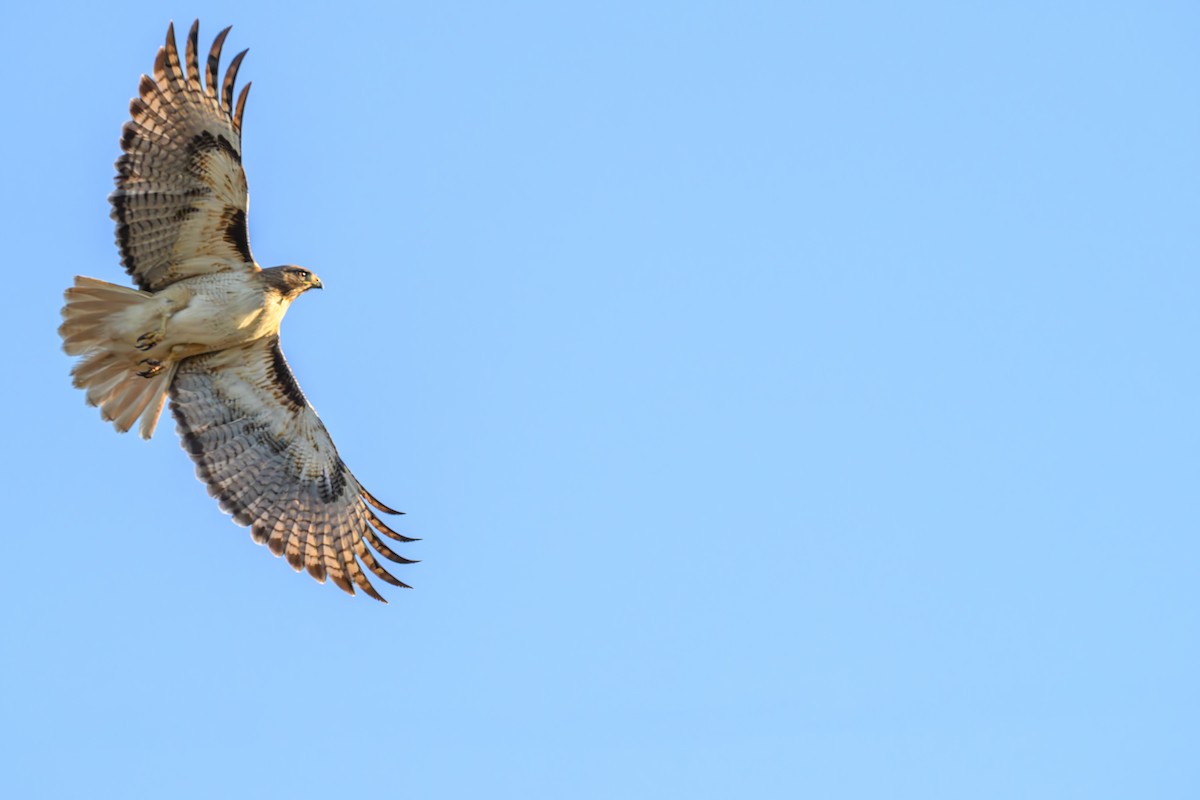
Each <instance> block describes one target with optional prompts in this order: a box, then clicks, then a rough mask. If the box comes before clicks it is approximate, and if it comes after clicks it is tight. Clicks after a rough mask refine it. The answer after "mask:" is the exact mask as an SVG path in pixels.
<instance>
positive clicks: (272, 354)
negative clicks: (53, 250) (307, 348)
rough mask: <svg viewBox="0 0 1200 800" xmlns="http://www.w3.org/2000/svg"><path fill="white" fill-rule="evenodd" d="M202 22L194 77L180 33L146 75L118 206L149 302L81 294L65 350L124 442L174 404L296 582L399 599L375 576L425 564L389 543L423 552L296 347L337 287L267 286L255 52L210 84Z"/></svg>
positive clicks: (212, 53) (223, 486)
mask: <svg viewBox="0 0 1200 800" xmlns="http://www.w3.org/2000/svg"><path fill="white" fill-rule="evenodd" d="M198 33H199V21H197V22H196V23H194V24H193V25H192V28H191V30H190V31H189V33H188V37H187V45H186V49H185V51H184V57H183V59H182V60H181V59H180V55H179V51H178V49H177V47H176V44H175V30H174V26H173V25H172V26H169V27H168V28H167V41H166V45H165V46H164V47H161V48H159V51H158V57H157V58H156V59H155V62H154V77H153V78H151V77H148V76H145V75H143V76H142V80H141V83H140V85H139V87H138V97H136V98H134V99H133V101H132V102H131V103H130V106H129V111H130V116H131V119H130V121H129V122H127V123H125V127H124V130H123V131H122V135H121V149H122V150H123V151H124V154H123V155H122V156H121V157H120V158H119V159H118V160H117V163H116V167H117V177H116V184H117V188H116V190H115V191H114V192H113V193H112V195H111V196H110V197H109V200H110V201H111V203H112V217H113V219H114V220H115V221H116V223H117V245H118V247H119V249H120V251H121V263H122V265H123V266H124V267H125V271H126V272H128V273H129V274H130V276H132V278H133V282H134V284H136V286H137V287H138V288H137V289H127V288H125V287H123V286H117V285H115V284H111V283H106V282H104V281H99V280H96V279H94V278H86V277H82V276H77V277H76V278H75V285H74V286H72V287H71V288H69V289H67V291H66V306H64V308H63V320H64V321H63V324H62V326H61V327H60V328H59V334H60V335H61V336H62V339H63V348H64V349H65V350H66V351H67V353H68V354H69V355H72V356H80V357H81V360H80V361H79V362H77V363H76V364H75V366H74V368H73V369H72V370H71V374H72V376H73V378H74V383H75V385H76V386H77V387H79V388H81V389H84V390H85V391H86V396H87V401H88V403H90V404H91V405H95V406H99V407H100V414H101V416H102V417H103V418H104V419H106V420H109V421H111V422H112V423H113V425H114V426H115V427H116V428H117V430H118V431H121V432H125V431H128V430H129V429H130V428H132V427H133V425H134V423H136V422H138V421H139V420H140V425H139V432H140V434H141V436H142V437H143V438H146V439H149V438H150V437H151V436H152V435H153V433H154V427H155V424H156V423H157V421H158V417H159V415H160V413H161V412H162V408H163V404H164V402H165V401H166V398H167V396H168V395H169V396H170V398H171V412H172V414H173V415H174V417H175V421H176V424H177V425H176V426H177V429H178V431H179V434H180V436H181V437H182V439H183V442H182V444H183V447H184V449H186V450H187V452H188V454H189V455H190V456H191V458H192V460H193V461H194V462H196V474H197V475H198V476H199V477H200V479H201V480H203V481H204V482H205V483H206V484H207V485H208V491H209V494H211V495H212V496H214V497H216V498H217V499H218V500H219V501H220V504H221V508H222V509H223V510H224V511H226V512H228V513H230V514H232V515H233V518H234V521H235V522H237V523H238V524H240V525H245V526H249V528H250V530H251V534H252V536H253V538H254V541H256V542H258V543H259V544H265V545H267V546H268V547H269V548H270V549H271V552H272V553H274V554H275V555H277V556H285V557H286V558H287V561H288V563H289V564H291V565H292V567H293V568H294V569H295V570H296V571H300V570H301V569H305V570H307V571H308V573H309V574H310V575H312V576H313V577H314V578H316V579H317V580H318V581H322V582H324V581H325V579H326V578H328V579H329V580H331V581H333V582H334V583H335V584H337V585H338V586H339V587H340V588H341V589H343V590H344V591H346V592H348V593H349V594H354V593H355V588H356V587H357V588H358V589H361V590H362V591H363V592H365V593H366V594H368V595H370V596H371V597H373V598H375V599H376V600H380V601H383V602H386V601H384V600H383V597H381V596H380V595H379V593H378V592H377V591H376V590H375V588H374V587H373V586H372V585H371V582H370V581H369V580H368V579H367V575H366V572H365V571H364V568H365V570H367V571H370V572H371V573H373V574H374V575H376V576H377V577H379V578H380V579H382V580H384V581H386V582H387V583H390V584H392V585H394V586H406V584H404V583H402V582H400V581H399V580H397V579H396V578H395V577H394V576H392V575H391V574H390V573H389V572H388V571H387V570H386V569H384V567H383V566H382V565H381V564H380V563H379V561H378V560H377V559H376V557H375V553H378V554H379V555H380V556H382V557H383V558H386V559H388V560H389V561H394V562H397V563H401V564H406V563H412V562H411V560H410V559H407V558H404V557H402V556H400V555H397V554H396V553H394V552H393V551H392V550H391V549H390V548H389V547H388V546H387V545H386V544H385V543H384V541H383V538H381V537H386V538H389V539H393V540H396V541H400V542H411V541H415V540H414V539H411V538H409V537H406V536H403V535H401V534H399V533H396V532H395V531H393V530H392V529H391V528H389V527H388V526H387V525H386V524H385V523H384V522H383V521H382V520H381V519H380V517H379V515H378V514H377V513H376V512H377V511H378V512H383V513H386V514H397V513H399V512H397V511H393V510H392V509H390V508H388V507H387V506H385V505H384V504H383V503H381V502H379V501H378V500H376V499H375V498H374V497H373V496H372V495H371V494H370V493H369V492H368V491H367V490H366V489H364V488H363V487H362V486H361V485H360V484H359V483H358V481H357V480H356V479H355V477H354V475H352V474H351V473H350V470H349V469H347V468H346V465H345V464H344V463H343V462H342V460H341V458H339V457H338V453H337V448H336V447H334V445H333V440H332V439H331V438H330V437H329V433H328V432H327V431H326V430H325V426H324V425H323V424H322V423H321V420H320V418H319V417H318V416H317V412H316V411H315V410H314V409H313V407H312V406H311V405H309V403H308V401H307V400H306V399H305V397H304V393H303V392H302V391H301V390H300V387H299V385H298V384H297V383H296V379H295V377H294V376H293V375H292V372H291V370H290V369H289V368H288V364H287V361H286V360H285V359H284V357H283V351H282V350H281V349H280V347H279V325H280V322H281V321H282V320H283V315H284V313H285V312H286V311H287V309H288V307H289V306H290V305H291V304H292V302H293V301H294V300H295V299H296V298H297V297H299V296H300V295H301V294H303V293H304V292H306V291H308V290H309V289H314V288H316V289H320V288H322V287H321V281H320V279H319V278H317V276H316V275H314V274H313V273H312V272H311V271H309V270H307V269H304V268H302V267H297V266H294V265H288V266H282V267H271V268H269V269H262V268H261V267H259V266H258V264H257V263H256V262H255V261H254V257H253V256H252V255H251V253H250V243H249V237H248V236H247V230H246V212H247V210H248V208H249V195H248V193H247V190H246V175H245V173H244V172H243V171H242V156H241V139H242V137H241V132H242V112H243V110H244V109H245V104H246V94H247V92H248V91H249V89H250V84H249V83H247V84H246V85H245V86H244V87H243V88H242V90H241V93H240V94H239V95H238V96H237V101H236V103H235V102H234V95H233V93H234V82H235V80H236V78H237V72H238V67H239V66H240V65H241V63H242V58H243V57H244V56H245V55H246V51H244V50H243V51H242V52H241V53H238V54H237V55H236V56H235V57H234V58H233V60H232V62H230V64H229V67H228V69H227V70H226V72H225V75H224V77H223V78H220V77H219V72H220V71H219V69H218V67H219V65H220V58H221V48H222V46H223V45H224V43H225V37H226V35H227V34H228V33H229V28H226V29H225V30H223V31H221V33H220V34H218V35H217V38H216V40H215V41H214V42H213V45H212V48H211V49H210V50H209V53H208V56H207V58H206V60H205V63H204V69H203V71H204V78H203V80H202V79H201V65H200V57H199V52H198V49H197V39H198Z"/></svg>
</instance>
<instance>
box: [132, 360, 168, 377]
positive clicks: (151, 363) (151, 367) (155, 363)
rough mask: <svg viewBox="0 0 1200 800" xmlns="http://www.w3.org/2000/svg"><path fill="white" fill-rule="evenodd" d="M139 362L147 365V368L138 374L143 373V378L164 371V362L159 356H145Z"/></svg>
mask: <svg viewBox="0 0 1200 800" xmlns="http://www.w3.org/2000/svg"><path fill="white" fill-rule="evenodd" d="M138 363H139V364H145V365H146V369H144V370H142V371H141V372H139V373H138V375H141V376H142V377H143V378H153V377H154V376H155V375H157V374H158V373H160V372H162V371H163V363H162V362H161V361H159V360H158V359H157V358H143V359H142V360H141V361H139V362H138Z"/></svg>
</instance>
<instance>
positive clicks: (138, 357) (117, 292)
mask: <svg viewBox="0 0 1200 800" xmlns="http://www.w3.org/2000/svg"><path fill="white" fill-rule="evenodd" d="M64 296H65V297H66V300H67V304H66V305H65V306H63V310H62V315H63V324H62V325H61V326H60V327H59V329H58V333H59V335H60V336H62V339H63V349H64V350H66V351H67V354H68V355H72V356H83V359H82V360H81V361H79V363H77V364H76V365H75V367H74V368H73V369H72V370H71V376H72V377H73V378H74V383H75V386H76V387H78V388H80V389H86V390H87V401H88V405H93V406H99V407H100V416H102V417H103V418H104V419H106V420H108V421H109V422H111V423H112V424H113V426H114V427H115V428H116V429H117V430H118V431H120V432H121V433H124V432H126V431H127V430H129V429H130V428H132V427H133V423H134V422H136V421H137V419H138V417H141V419H142V424H141V427H140V428H139V429H138V432H139V433H140V434H141V437H142V438H143V439H149V438H150V437H151V436H153V435H154V426H155V425H156V424H157V423H158V416H159V414H161V413H162V408H163V403H165V402H166V399H167V389H169V388H170V386H171V379H172V378H174V377H175V368H176V367H177V366H178V363H177V362H172V363H169V364H161V363H159V362H157V361H155V360H153V359H149V358H146V357H145V355H144V354H143V353H141V352H139V351H138V350H136V349H134V348H131V347H130V346H129V345H128V344H122V343H119V342H118V341H116V339H117V338H118V330H119V328H118V324H119V321H120V320H121V318H122V317H123V316H125V312H130V311H136V310H137V309H138V307H139V306H141V305H142V304H143V303H145V302H146V301H147V300H149V299H150V297H151V296H152V295H150V294H148V293H146V292H139V291H137V290H136V289H126V288H125V287H124V286H117V285H116V284H112V283H105V282H104V281H98V280H96V279H95V278H84V277H82V276H77V277H76V278H75V285H74V286H72V287H71V288H70V289H67V291H66V293H65V295H64Z"/></svg>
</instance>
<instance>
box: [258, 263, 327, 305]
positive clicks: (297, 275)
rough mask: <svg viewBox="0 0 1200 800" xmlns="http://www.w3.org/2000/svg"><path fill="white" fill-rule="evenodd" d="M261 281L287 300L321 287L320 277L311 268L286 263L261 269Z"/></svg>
mask: <svg viewBox="0 0 1200 800" xmlns="http://www.w3.org/2000/svg"><path fill="white" fill-rule="evenodd" d="M262 278H263V282H264V283H266V284H267V286H268V287H270V288H271V289H274V290H275V291H277V292H279V293H280V294H281V295H283V296H284V297H285V298H287V299H289V300H295V299H296V298H297V297H299V296H300V295H301V294H303V293H304V292H307V291H308V290H309V289H323V288H324V286H323V285H322V284H321V279H320V278H318V277H317V276H316V274H315V273H314V272H312V271H311V270H307V269H305V268H304V267H297V266H296V265H295V264H287V265H285V266H282V267H271V268H270V269H264V270H263V271H262Z"/></svg>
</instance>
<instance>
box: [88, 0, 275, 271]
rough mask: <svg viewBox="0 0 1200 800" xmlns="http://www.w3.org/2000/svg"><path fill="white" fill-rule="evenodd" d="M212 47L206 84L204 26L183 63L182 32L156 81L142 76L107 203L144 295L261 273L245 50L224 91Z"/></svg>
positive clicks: (171, 40)
mask: <svg viewBox="0 0 1200 800" xmlns="http://www.w3.org/2000/svg"><path fill="white" fill-rule="evenodd" d="M228 33H229V28H226V29H225V30H223V31H221V33H220V34H218V35H217V38H216V41H214V42H213V45H212V48H211V50H210V51H209V54H208V58H207V60H206V63H205V69H204V72H205V79H206V81H205V82H201V78H200V61H199V55H198V52H197V37H198V35H199V20H197V21H196V23H194V24H193V25H192V28H191V31H190V32H189V33H188V38H187V46H186V50H185V58H184V63H183V64H181V62H180V58H179V51H178V49H177V48H176V45H175V27H174V25H172V26H170V27H169V28H168V29H167V41H166V44H165V45H164V46H163V47H161V48H159V51H158V57H157V58H156V59H155V62H154V77H153V78H150V77H148V76H146V75H143V76H142V80H141V84H140V85H139V87H138V94H139V96H138V97H135V98H134V99H133V100H132V101H131V102H130V104H129V113H130V116H131V119H130V121H129V122H127V123H125V127H124V129H123V131H122V135H121V149H122V150H123V151H124V154H123V155H122V156H121V157H120V158H119V159H118V160H117V163H116V167H117V177H116V184H117V188H116V190H115V191H114V192H113V193H112V194H111V195H110V196H109V201H110V202H111V203H112V218H113V219H114V220H115V221H116V223H117V246H118V247H119V248H120V251H121V263H122V265H123V266H124V267H125V271H126V272H128V273H129V274H130V275H131V276H133V280H134V282H135V283H136V284H137V286H138V288H140V289H144V290H148V291H157V290H159V289H161V288H163V287H164V286H167V285H169V284H171V283H174V282H175V281H177V280H180V279H182V278H187V277H191V276H193V275H202V274H207V273H214V272H225V271H228V270H234V269H245V270H257V269H258V267H257V266H256V265H255V263H254V258H253V256H252V255H251V253H250V243H249V237H248V235H247V228H246V213H247V212H248V211H249V204H250V200H249V195H248V193H247V190H246V174H245V172H243V170H242V154H241V147H242V135H241V134H242V112H243V110H244V109H245V104H246V94H247V92H248V91H249V90H250V84H249V83H247V84H246V85H245V87H244V88H243V89H242V91H241V94H240V95H239V96H238V98H237V103H236V105H235V104H234V102H233V88H234V82H235V80H236V79H237V73H238V67H239V66H241V63H242V58H243V57H245V55H246V51H244V50H243V51H242V52H241V53H238V54H237V55H236V56H235V57H234V59H233V61H232V62H231V63H230V64H229V69H228V70H227V71H226V72H225V77H224V79H222V80H220V83H219V84H218V67H219V65H220V58H221V48H222V46H223V45H224V43H225V37H226V35H227V34H228Z"/></svg>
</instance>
